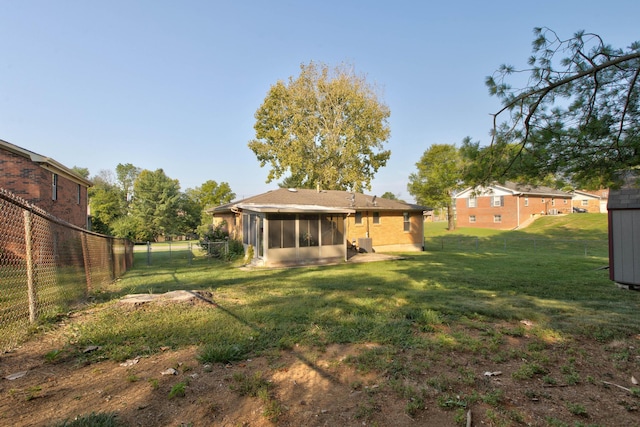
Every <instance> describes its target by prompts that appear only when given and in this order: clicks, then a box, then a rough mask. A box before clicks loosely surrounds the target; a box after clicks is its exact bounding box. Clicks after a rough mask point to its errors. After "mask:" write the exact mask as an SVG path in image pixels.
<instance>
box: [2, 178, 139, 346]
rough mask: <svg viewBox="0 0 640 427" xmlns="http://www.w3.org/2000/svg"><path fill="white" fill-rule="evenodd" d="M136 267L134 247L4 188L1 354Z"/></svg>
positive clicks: (127, 242) (125, 241)
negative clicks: (43, 321) (70, 221)
mask: <svg viewBox="0 0 640 427" xmlns="http://www.w3.org/2000/svg"><path fill="white" fill-rule="evenodd" d="M132 265H133V244H132V243H131V242H129V241H127V240H124V239H116V238H113V237H109V236H103V235H99V234H95V233H91V232H88V231H86V230H83V229H81V228H78V227H75V226H73V225H71V224H68V223H66V222H64V221H61V220H59V219H57V218H55V217H53V216H51V215H49V214H47V213H46V212H45V211H43V210H41V209H39V208H37V207H36V206H33V205H32V204H30V203H28V202H26V201H25V200H22V199H21V198H19V197H17V196H15V195H13V194H12V193H10V192H8V191H6V190H3V189H0V351H6V350H8V349H10V348H11V347H14V346H15V345H16V344H17V343H18V342H19V341H20V340H21V339H22V338H24V336H25V335H26V333H27V332H28V330H29V327H30V325H32V324H34V323H36V322H38V320H41V319H43V318H47V317H51V316H55V315H56V314H59V313H62V312H65V311H67V310H68V309H69V308H71V307H72V306H74V305H76V304H79V303H82V302H83V301H85V299H86V297H87V296H88V294H89V292H91V291H96V290H99V289H100V288H101V287H103V286H105V285H107V284H109V283H111V282H112V281H113V280H114V279H115V278H117V277H119V276H120V275H122V274H123V273H124V272H125V271H126V270H127V269H128V268H130V267H131V266H132Z"/></svg>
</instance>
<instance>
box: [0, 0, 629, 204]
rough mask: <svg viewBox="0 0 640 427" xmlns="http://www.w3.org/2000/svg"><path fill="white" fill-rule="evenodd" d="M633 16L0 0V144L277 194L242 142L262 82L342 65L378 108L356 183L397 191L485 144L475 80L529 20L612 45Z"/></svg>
mask: <svg viewBox="0 0 640 427" xmlns="http://www.w3.org/2000/svg"><path fill="white" fill-rule="evenodd" d="M638 16H640V2H638V1H637V0H628V1H627V0H610V1H608V2H601V1H591V0H582V1H573V0H562V1H558V0H555V1H547V0H539V1H537V2H520V1H513V0H509V1H491V0H487V1H482V2H480V1H477V0H470V1H449V2H431V1H402V0H396V1H393V2H391V1H387V2H382V1H371V0H370V1H360V0H359V1H349V0H340V1H335V0H324V1H315V2H311V1H282V0H271V1H213V0H212V1H195V0H183V1H164V0H153V1H152V0H148V1H147V0H144V1H143V0H139V1H136V0H126V1H121V0H109V1H87V0H76V1H69V0H56V1H50V0H41V1H34V0H20V1H14V0H0V17H1V18H2V25H1V26H0V52H1V54H2V60H1V62H0V139H4V140H6V141H9V142H11V143H13V144H16V145H19V146H21V147H23V148H26V149H29V150H32V151H35V152H37V153H39V154H42V155H46V156H49V157H52V158H54V159H55V160H57V161H59V162H61V163H63V164H65V165H66V166H68V167H72V166H81V167H86V168H89V170H90V172H91V175H92V176H93V175H95V174H97V173H98V172H99V171H100V170H111V171H114V170H115V167H116V165H117V164H118V163H132V164H134V165H136V166H138V167H141V168H143V169H150V170H155V169H158V168H162V169H164V171H165V173H166V174H167V175H168V176H169V177H171V178H174V179H178V180H179V181H180V184H181V188H182V189H183V190H184V189H186V188H193V187H196V186H198V185H201V184H202V183H203V182H205V181H207V180H209V179H212V180H216V181H218V182H223V181H224V182H228V183H229V184H230V186H231V189H232V190H233V191H234V192H235V193H236V194H237V196H238V197H248V196H251V195H254V194H258V193H261V192H263V191H267V190H269V189H275V188H277V183H275V182H272V183H270V184H266V183H265V180H266V177H267V173H268V169H267V167H265V168H260V165H259V163H258V161H257V160H256V157H255V155H254V154H253V152H252V151H251V150H249V148H248V147H247V143H248V141H249V140H251V139H252V138H253V137H254V130H253V124H254V116H253V115H254V113H255V111H256V110H257V109H258V107H259V106H260V104H261V103H262V101H263V100H264V98H265V96H266V94H267V92H268V90H269V87H270V86H271V85H272V84H274V83H276V82H277V81H278V80H287V79H288V78H289V77H290V76H297V75H298V72H299V67H300V64H302V63H305V64H306V63H308V62H309V61H312V60H313V61H316V62H322V63H326V64H329V65H337V64H340V63H342V62H346V63H349V64H351V65H353V66H354V67H355V71H356V72H357V73H359V74H362V75H364V76H365V78H366V80H367V82H368V83H370V84H373V85H376V86H377V87H378V89H379V93H380V97H381V99H382V101H383V102H384V103H385V104H387V105H388V106H389V108H390V109H391V117H390V120H389V125H390V128H391V138H390V140H389V141H388V143H387V145H386V148H388V149H390V150H391V152H392V154H391V159H390V160H389V162H388V163H387V166H386V167H385V168H383V169H381V170H380V171H379V172H378V174H377V175H376V177H375V179H374V180H373V182H372V189H371V190H370V191H367V193H369V194H372V195H373V194H377V195H381V194H383V193H384V192H386V191H391V192H392V193H394V194H397V195H399V196H400V197H401V198H403V199H405V200H407V201H409V200H412V197H411V196H410V195H409V194H408V192H407V189H406V186H407V181H408V176H409V174H410V173H412V172H414V171H415V169H416V168H415V163H416V162H417V161H418V160H419V159H420V156H421V155H422V154H423V153H424V151H425V150H427V149H428V148H429V146H430V145H431V144H434V143H454V144H459V143H460V142H461V141H462V139H463V138H464V137H466V136H470V137H472V138H473V139H474V140H480V141H481V142H488V133H489V130H490V128H491V124H492V122H491V117H490V114H491V113H492V112H495V111H496V110H497V109H498V107H499V105H498V102H497V100H496V99H495V98H491V97H489V95H488V92H487V89H486V87H485V85H484V80H485V77H486V76H488V75H491V74H492V73H493V72H494V71H495V70H496V69H497V68H498V66H499V65H500V64H503V63H509V64H513V65H515V66H524V65H525V64H526V59H527V58H528V56H529V55H530V54H531V41H532V39H533V33H532V30H533V28H534V27H537V26H546V27H549V28H551V29H553V30H555V31H556V32H557V33H558V34H559V35H560V36H561V37H565V38H566V37H570V36H571V35H572V34H573V33H574V32H576V31H577V30H581V29H584V30H586V31H588V32H594V33H598V34H600V35H601V36H602V37H603V38H604V40H605V41H606V42H607V43H609V44H611V45H613V46H614V47H626V46H628V45H629V44H630V43H631V42H633V41H636V40H640V32H639V31H638V28H639V27H638Z"/></svg>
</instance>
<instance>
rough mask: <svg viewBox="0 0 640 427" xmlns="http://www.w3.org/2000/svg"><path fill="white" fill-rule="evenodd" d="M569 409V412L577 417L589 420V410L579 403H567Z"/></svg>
mask: <svg viewBox="0 0 640 427" xmlns="http://www.w3.org/2000/svg"><path fill="white" fill-rule="evenodd" d="M567 409H568V410H569V412H571V413H572V414H573V415H577V416H579V417H585V418H588V417H589V414H588V413H587V409H586V408H585V407H584V406H583V405H581V404H579V403H571V402H569V403H567Z"/></svg>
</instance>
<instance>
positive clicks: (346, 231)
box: [343, 212, 351, 262]
mask: <svg viewBox="0 0 640 427" xmlns="http://www.w3.org/2000/svg"><path fill="white" fill-rule="evenodd" d="M349 215H351V212H347V216H345V217H344V220H343V221H344V262H347V261H348V260H349V251H348V250H347V242H348V241H349V221H348V218H349Z"/></svg>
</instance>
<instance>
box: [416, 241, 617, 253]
mask: <svg viewBox="0 0 640 427" xmlns="http://www.w3.org/2000/svg"><path fill="white" fill-rule="evenodd" d="M424 247H425V250H427V251H459V252H526V253H530V254H534V253H536V252H545V253H557V254H559V255H560V254H563V255H584V256H597V257H608V256H609V241H608V240H598V239H594V240H577V239H576V240H571V239H553V238H542V237H541V238H503V237H484V238H483V237H475V236H439V237H426V238H425V240H424Z"/></svg>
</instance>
